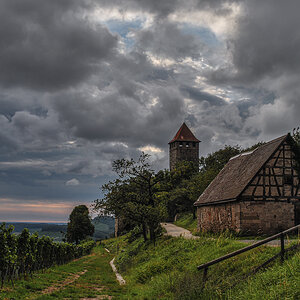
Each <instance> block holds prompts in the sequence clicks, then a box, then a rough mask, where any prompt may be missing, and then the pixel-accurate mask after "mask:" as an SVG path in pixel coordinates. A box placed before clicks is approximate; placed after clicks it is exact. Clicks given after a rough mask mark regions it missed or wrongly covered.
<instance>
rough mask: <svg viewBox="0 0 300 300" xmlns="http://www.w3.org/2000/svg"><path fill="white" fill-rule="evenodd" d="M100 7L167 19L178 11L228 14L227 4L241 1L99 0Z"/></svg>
mask: <svg viewBox="0 0 300 300" xmlns="http://www.w3.org/2000/svg"><path fill="white" fill-rule="evenodd" d="M97 2H98V5H99V6H107V7H115V6H117V7H119V9H120V11H127V10H141V11H146V12H149V13H152V14H154V15H155V16H156V17H158V18H160V19H161V18H165V17H167V16H168V15H170V14H171V13H173V12H176V11H187V12H188V11H191V10H194V9H197V10H199V9H200V10H210V11H213V12H215V13H216V14H219V15H221V14H222V15H226V14H228V13H229V12H230V11H231V9H230V7H229V6H228V5H227V4H232V3H236V2H240V0H186V1H179V0H164V1H161V0H152V1H149V0H98V1H97Z"/></svg>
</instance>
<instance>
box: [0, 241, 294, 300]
mask: <svg viewBox="0 0 300 300" xmlns="http://www.w3.org/2000/svg"><path fill="white" fill-rule="evenodd" d="M104 247H107V248H109V249H110V250H111V253H107V252H106V251H105V249H104ZM242 247H245V244H242V243H240V242H238V241H236V240H232V239H229V238H227V237H225V236H220V237H219V238H217V239H212V238H209V237H207V238H205V237H203V238H201V239H198V240H186V239H183V238H170V237H165V236H162V237H160V238H159V239H158V240H157V243H156V245H155V246H154V245H153V244H150V243H144V242H143V241H142V240H141V239H137V240H135V241H134V242H132V243H128V241H127V237H126V236H123V237H120V238H117V239H110V240H107V241H104V242H102V244H101V245H98V246H97V247H96V248H95V249H94V250H93V252H92V254H91V255H88V256H85V257H82V258H80V259H78V260H74V261H73V262H71V263H69V264H66V265H62V266H56V267H53V268H50V269H48V270H46V271H45V272H44V273H43V272H38V273H35V274H34V275H33V278H32V279H31V278H29V279H26V280H19V281H17V282H16V283H15V289H13V288H12V287H11V284H8V283H5V286H4V289H3V290H1V291H0V299H3V300H4V299H39V300H42V299H87V298H93V299H148V300H150V299H206V300H207V299H245V300H246V299H247V300H248V299H259V300H261V299H300V290H299V282H300V254H299V252H298V253H297V254H295V255H293V256H291V257H290V258H289V259H288V260H286V261H285V262H284V263H283V264H281V263H280V262H279V261H277V262H276V263H274V264H273V265H271V267H269V268H267V269H265V270H262V271H260V272H259V273H257V274H256V275H254V276H251V277H247V275H248V274H249V273H250V272H251V271H252V270H253V269H255V268H256V267H257V266H258V265H260V264H261V263H262V262H264V261H265V260H267V259H268V258H269V257H271V256H272V255H274V254H275V253H277V252H278V251H279V249H278V248H274V247H262V248H260V249H256V250H252V251H250V252H248V253H247V254H244V255H240V256H238V257H235V258H232V259H230V260H228V261H226V262H223V263H221V264H219V265H216V266H213V267H211V268H210V269H209V270H208V280H207V282H206V283H205V285H203V282H202V272H199V271H197V269H196V267H197V266H198V265H199V264H201V263H204V262H207V261H209V260H211V259H214V258H217V257H219V256H221V255H224V254H226V253H229V252H231V251H234V250H237V249H239V248H242ZM114 256H117V258H116V264H117V266H118V269H119V272H120V273H121V274H122V275H123V276H124V278H125V280H126V282H127V284H126V286H122V287H121V286H119V284H118V283H117V281H116V279H115V275H114V273H113V272H112V270H111V267H110V265H109V261H110V260H111V259H112V258H113V257H114ZM111 297H112V298H111Z"/></svg>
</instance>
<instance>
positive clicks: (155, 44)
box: [0, 0, 300, 222]
mask: <svg viewBox="0 0 300 300" xmlns="http://www.w3.org/2000/svg"><path fill="white" fill-rule="evenodd" d="M299 10H300V2H299V1H297V0H288V1H280V0H272V1H271V0H264V1H259V0H251V1H250V0H248V1H247V0H228V1H221V0H185V1H180V0H164V1H161V0H51V1H41V0H24V1H19V0H9V1H5V0H0V221H32V222H42V221H43V222H65V221H67V220H68V216H69V214H70V212H71V211H72V208H73V207H74V206H75V205H79V204H86V205H90V204H91V203H92V202H93V200H95V199H97V198H100V197H102V194H101V185H102V184H104V183H106V182H107V181H108V180H111V179H113V178H114V176H115V175H114V174H113V172H112V170H111V163H112V161H114V160H116V159H119V158H131V157H132V158H136V157H138V155H139V154H140V153H141V151H144V152H146V153H149V154H150V155H151V163H152V165H153V168H155V169H156V170H158V169H164V168H168V142H169V141H170V140H171V139H172V137H173V136H174V135H175V133H176V131H177V130H178V129H179V127H180V125H181V124H182V122H184V121H185V122H186V123H187V125H188V126H189V127H190V128H191V129H192V131H193V132H194V134H195V136H196V137H197V138H198V139H200V140H201V141H202V142H201V144H200V155H201V156H202V155H203V156H205V155H207V154H208V153H211V152H213V151H216V150H218V149H220V148H222V147H224V146H225V145H241V146H243V147H247V146H250V145H252V144H254V143H257V142H259V141H268V140H271V139H273V138H276V137H278V136H281V135H283V134H286V133H287V132H290V131H291V130H292V129H293V128H295V127H298V126H299V125H300V117H299V116H300V100H299V96H300V84H299V82H300V72H299V71H300V56H299V53H300V31H299V27H300V18H299V16H298V14H299Z"/></svg>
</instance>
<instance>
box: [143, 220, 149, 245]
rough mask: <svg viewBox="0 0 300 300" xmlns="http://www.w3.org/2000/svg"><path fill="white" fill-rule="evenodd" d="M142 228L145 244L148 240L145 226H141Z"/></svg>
mask: <svg viewBox="0 0 300 300" xmlns="http://www.w3.org/2000/svg"><path fill="white" fill-rule="evenodd" d="M142 227H143V237H144V241H145V242H146V241H147V240H148V238H147V227H146V225H145V224H143V225H142Z"/></svg>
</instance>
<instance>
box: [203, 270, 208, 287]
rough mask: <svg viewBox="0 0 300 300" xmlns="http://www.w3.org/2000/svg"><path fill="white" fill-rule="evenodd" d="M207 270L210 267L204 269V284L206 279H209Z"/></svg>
mask: <svg viewBox="0 0 300 300" xmlns="http://www.w3.org/2000/svg"><path fill="white" fill-rule="evenodd" d="M207 269H208V267H206V268H204V270H203V284H204V283H205V281H206V278H207Z"/></svg>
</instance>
